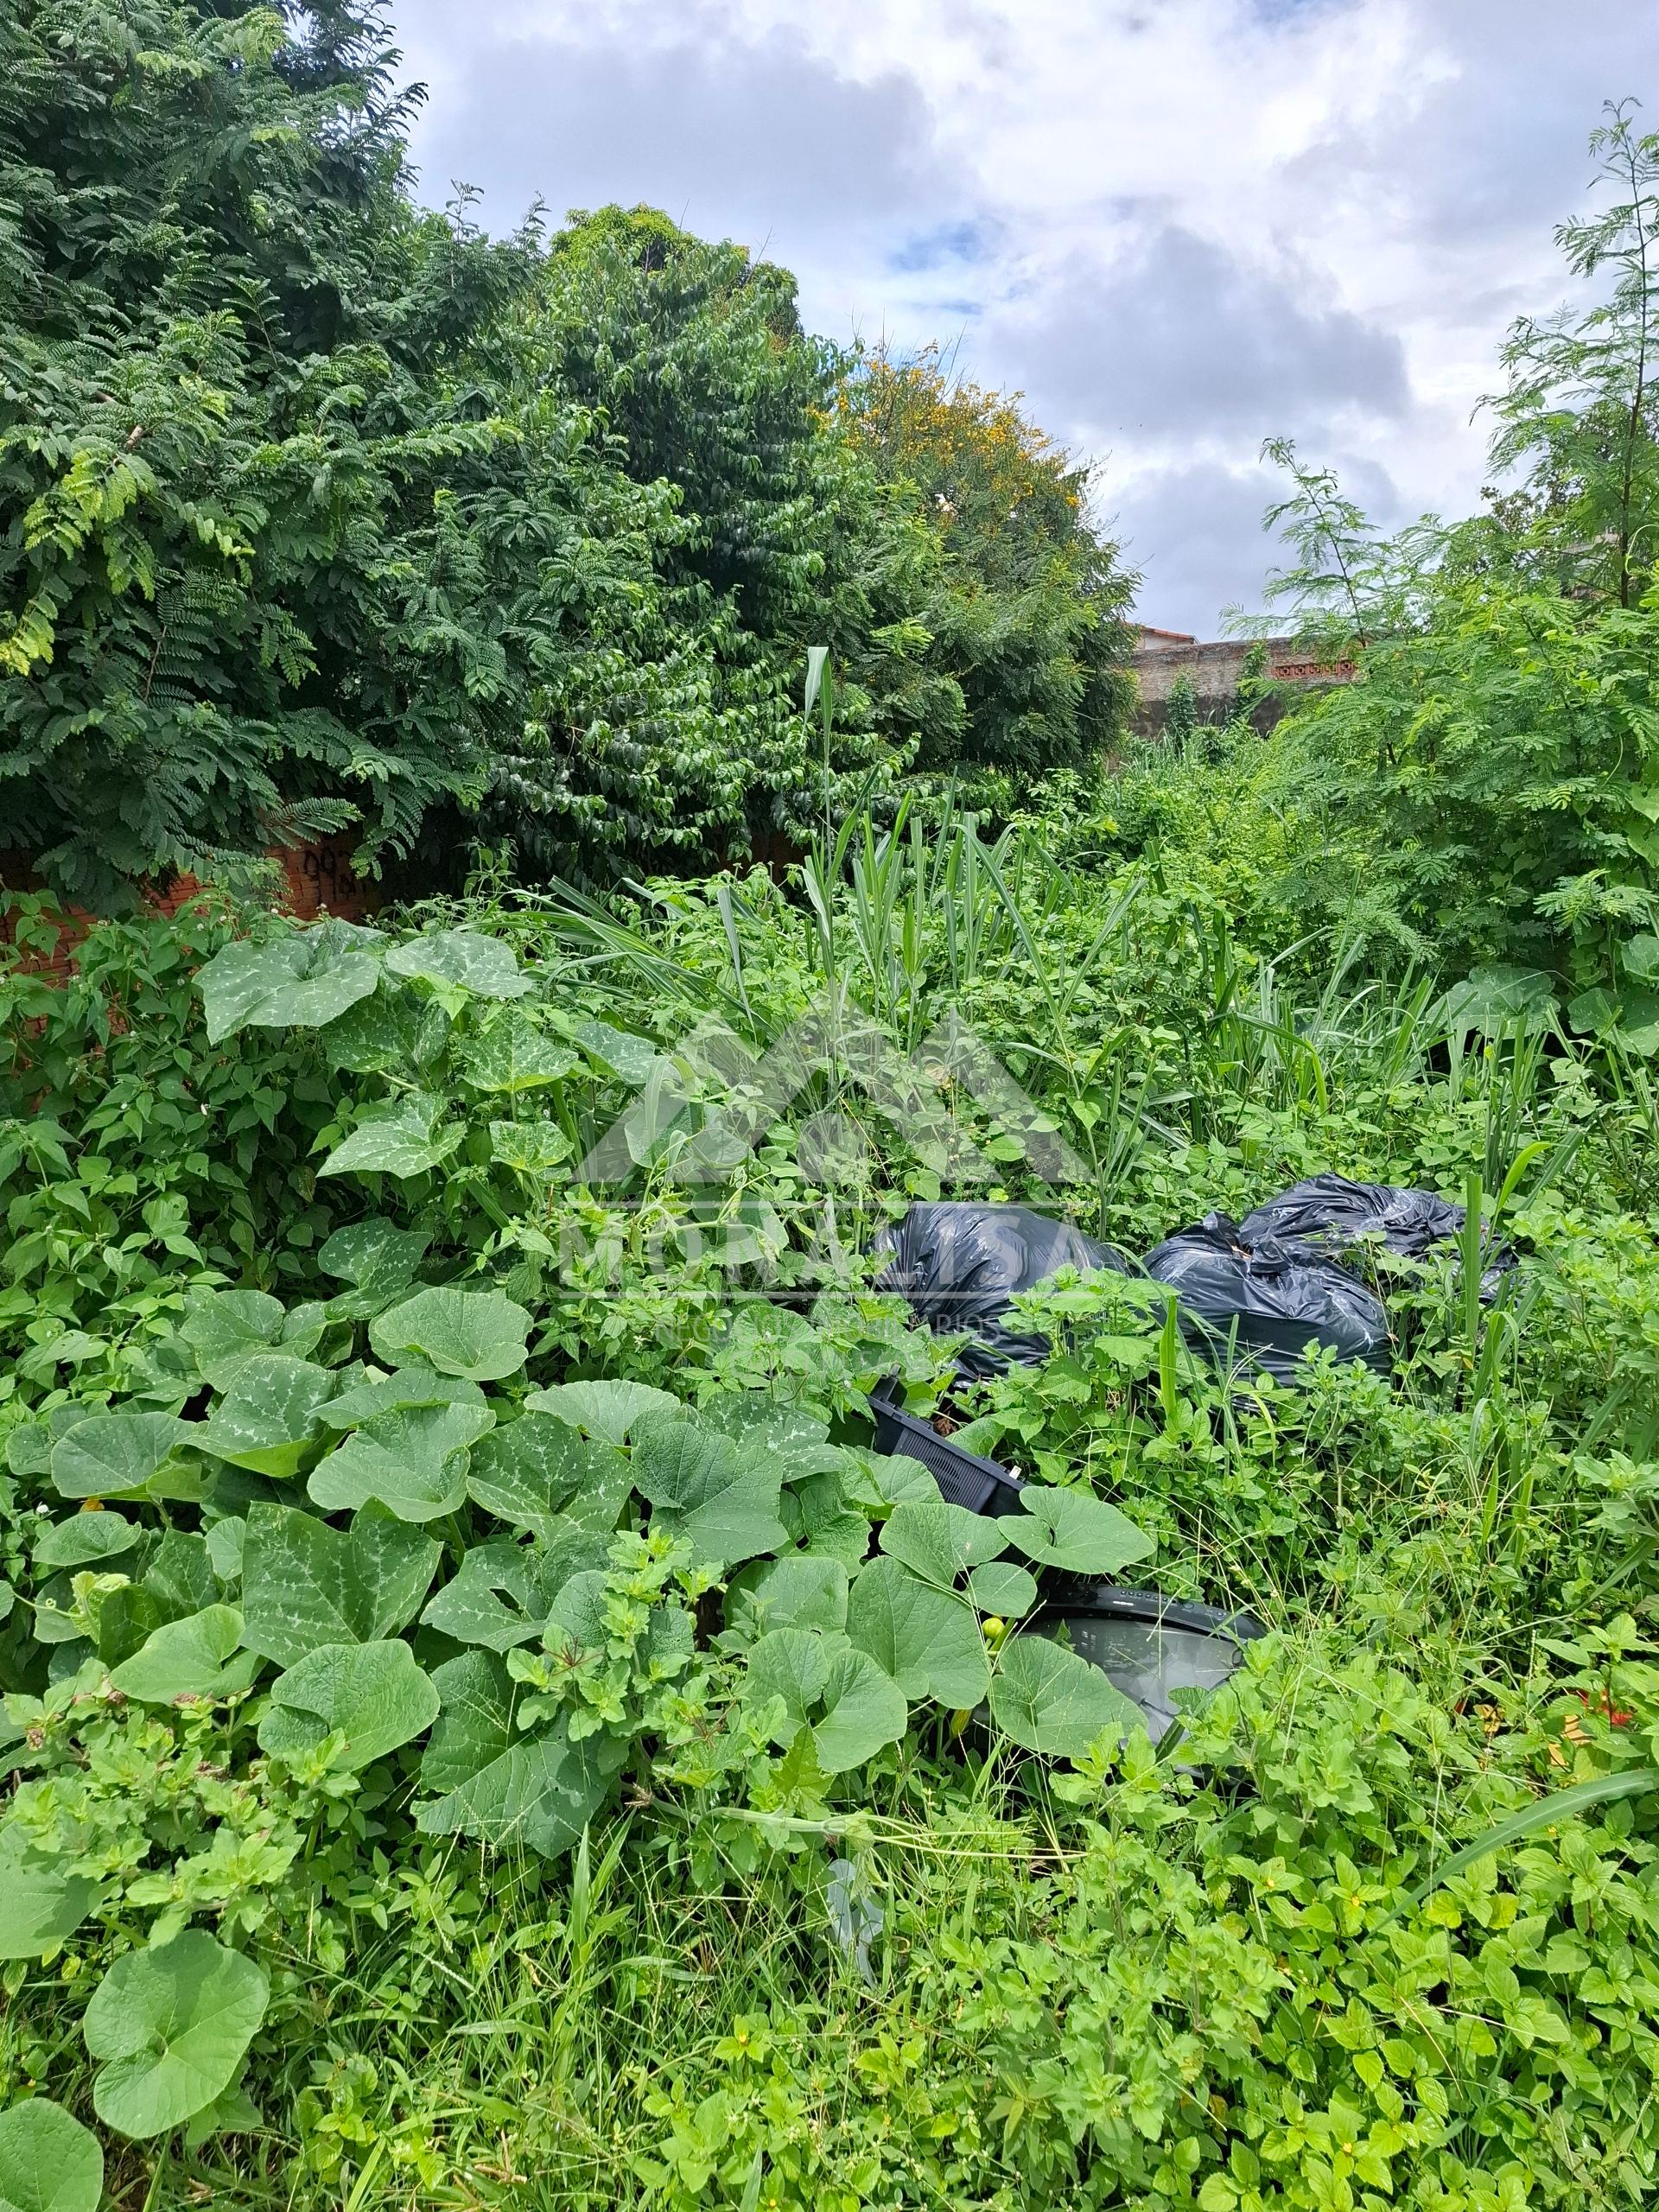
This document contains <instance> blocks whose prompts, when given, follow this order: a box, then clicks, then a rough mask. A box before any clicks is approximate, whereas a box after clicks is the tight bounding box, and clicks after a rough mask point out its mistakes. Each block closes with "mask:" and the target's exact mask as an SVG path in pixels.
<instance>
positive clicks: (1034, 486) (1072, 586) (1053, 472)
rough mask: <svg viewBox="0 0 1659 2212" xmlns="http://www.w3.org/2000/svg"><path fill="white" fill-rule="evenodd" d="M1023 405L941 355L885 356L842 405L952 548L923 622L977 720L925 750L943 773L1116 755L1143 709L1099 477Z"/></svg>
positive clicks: (854, 382)
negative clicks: (1098, 498) (953, 768)
mask: <svg viewBox="0 0 1659 2212" xmlns="http://www.w3.org/2000/svg"><path fill="white" fill-rule="evenodd" d="M1019 400H1020V395H1019V394H1018V393H1014V394H1005V393H1000V392H994V391H982V390H981V389H980V388H979V386H977V385H973V384H969V383H965V382H963V381H960V380H957V379H953V378H951V377H950V374H949V373H948V372H947V371H946V369H945V368H944V365H943V364H942V362H941V360H940V358H939V354H938V349H937V348H928V349H926V350H925V351H924V352H923V353H921V354H920V355H918V357H917V358H916V359H912V360H908V361H901V360H899V359H895V358H894V357H893V355H892V354H890V353H887V352H886V351H877V352H874V353H871V354H870V355H869V356H868V358H867V359H865V360H864V361H863V362H862V363H861V365H860V367H859V371H858V373H856V374H855V375H854V376H852V377H850V378H848V379H847V380H846V382H845V383H844V384H843V385H842V391H841V393H840V397H839V413H840V416H841V419H842V422H843V423H845V425H846V426H847V429H848V432H849V436H850V437H851V438H852V439H853V441H854V442H855V443H857V444H859V445H861V446H862V447H863V448H866V449H867V450H868V451H869V452H871V453H873V454H874V455H876V457H877V458H878V461H879V462H880V467H881V468H882V470H883V472H884V474H887V476H888V477H890V478H891V479H893V480H896V481H898V482H900V483H902V484H903V485H905V486H906V489H907V492H908V495H909V497H910V499H911V500H912V503H913V505H914V506H915V508H916V510H917V511H918V512H920V513H922V514H924V515H925V516H926V517H927V518H929V519H930V520H931V522H933V523H934V524H936V526H937V527H938V531H939V533H940V537H941V539H942V541H943V545H944V573H943V575H942V578H941V580H940V581H941V588H939V589H938V591H937V592H936V594H935V595H934V596H933V597H932V598H931V600H930V601H929V602H928V605H927V607H926V609H925V613H924V616H923V620H924V621H925V623H926V625H927V626H928V628H929V629H930V630H931V632H933V633H934V635H935V637H936V638H937V639H938V651H939V655H940V660H941V665H942V666H943V667H944V669H945V670H946V671H948V672H949V674H950V677H952V679H953V680H954V681H955V682H956V683H957V685H958V686H959V687H960V690H961V693H962V696H963V715H962V721H961V723H960V726H959V728H951V729H950V730H948V731H947V732H944V733H943V737H944V742H943V743H941V744H939V745H938V747H933V748H930V747H924V749H923V753H922V760H923V764H924V765H925V766H930V767H936V768H937V767H941V766H949V765H950V761H951V760H953V759H955V758H962V759H965V760H971V761H976V762H984V763H988V764H994V765H997V766H1005V767H1006V766H1014V767H1016V768H1020V769H1023V770H1026V771H1027V772H1040V771H1041V770H1043V769H1045V768H1050V767H1055V766H1064V765H1067V764H1075V763H1077V761H1079V760H1083V759H1084V758H1086V757H1088V756H1089V755H1090V754H1092V753H1098V752H1100V751H1102V750H1103V749H1104V748H1105V747H1107V746H1108V745H1109V743H1110V742H1111V741H1112V740H1113V739H1114V738H1115V737H1116V735H1117V734H1118V732H1119V731H1120V729H1121V728H1122V721H1123V716H1124V714H1125V712H1126V710H1127V707H1128V697H1129V683H1128V676H1127V672H1126V671H1127V667H1128V657H1129V653H1130V651H1131V647H1132V638H1131V635H1130V632H1129V631H1128V627H1127V626H1126V625H1125V623H1124V620H1123V616H1124V614H1125V613H1126V611H1127V609H1128V603H1129V601H1130V599H1131V597H1132V595H1133V591H1134V582H1135V580H1134V578H1133V577H1132V576H1131V575H1129V574H1128V572H1127V571H1126V570H1124V569H1122V568H1121V567H1120V566H1119V565H1118V562H1117V557H1116V548H1115V547H1114V546H1113V545H1111V544H1110V543H1109V542H1107V541H1106V540H1105V539H1103V538H1102V537H1100V536H1099V535H1098V533H1097V532H1096V531H1095V530H1094V529H1093V527H1092V526H1091V524H1090V520H1089V516H1088V511H1087V493H1088V475H1087V471H1086V470H1084V469H1082V468H1079V467H1075V466H1074V465H1073V464H1072V463H1071V461H1070V460H1069V459H1068V457H1067V456H1066V455H1065V454H1064V453H1063V452H1062V451H1061V450H1060V449H1059V448H1058V447H1057V446H1055V445H1054V444H1053V442H1052V441H1051V440H1050V439H1049V438H1048V437H1047V436H1046V435H1045V434H1044V433H1043V432H1042V431H1041V430H1039V429H1038V428H1037V427H1036V426H1035V425H1034V424H1033V423H1031V422H1029V421H1028V420H1027V417H1026V416H1024V415H1022V414H1021V413H1020V405H1019Z"/></svg>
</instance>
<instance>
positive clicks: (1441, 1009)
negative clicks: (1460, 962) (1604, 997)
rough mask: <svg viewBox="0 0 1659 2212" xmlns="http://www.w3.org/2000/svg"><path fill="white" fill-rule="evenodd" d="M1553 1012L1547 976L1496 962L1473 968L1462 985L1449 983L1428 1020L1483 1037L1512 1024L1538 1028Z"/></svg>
mask: <svg viewBox="0 0 1659 2212" xmlns="http://www.w3.org/2000/svg"><path fill="white" fill-rule="evenodd" d="M1554 1009H1555V985H1554V979H1553V978H1552V977H1551V976H1547V975H1545V974H1544V973H1543V971H1542V970H1541V969H1537V968H1516V967H1513V966H1510V965H1507V964H1504V963H1494V964H1493V965H1492V966H1491V967H1486V968H1477V969H1475V970H1474V972H1473V973H1472V974H1471V975H1470V976H1466V977H1465V979H1464V981H1463V982H1460V983H1453V984H1452V988H1451V989H1450V990H1449V991H1447V993H1446V995H1445V997H1444V998H1443V999H1441V1000H1440V1001H1438V1003H1437V1004H1436V1006H1435V1007H1433V1010H1432V1011H1431V1013H1430V1014H1429V1017H1428V1018H1429V1020H1431V1021H1433V1022H1436V1023H1438V1024H1440V1025H1441V1026H1442V1027H1445V1028H1447V1029H1452V1030H1462V1031H1465V1032H1466V1031H1468V1030H1471V1029H1473V1030H1477V1031H1478V1033H1480V1035H1481V1036H1483V1037H1496V1036H1497V1035H1499V1034H1500V1033H1502V1032H1503V1030H1505V1029H1507V1028H1509V1027H1510V1025H1511V1024H1512V1023H1516V1022H1520V1023H1522V1024H1524V1025H1525V1027H1528V1028H1529V1029H1536V1028H1542V1027H1545V1026H1546V1025H1547V1024H1548V1021H1549V1020H1550V1018H1551V1017H1552V1015H1553V1014H1554Z"/></svg>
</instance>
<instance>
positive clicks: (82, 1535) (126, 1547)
mask: <svg viewBox="0 0 1659 2212" xmlns="http://www.w3.org/2000/svg"><path fill="white" fill-rule="evenodd" d="M144 1533H145V1532H144V1530H143V1529H141V1528H139V1526H138V1525H137V1522H133V1521H128V1520H126V1519H124V1517H123V1516H122V1515H120V1514H119V1513H101V1512H86V1511H84V1510H83V1511H81V1512H79V1513H72V1514H71V1515H70V1516H69V1517H68V1519H67V1521H54V1522H52V1523H51V1525H50V1526H49V1527H48V1528H45V1529H42V1530H41V1534H40V1535H38V1536H37V1537H36V1538H35V1553H34V1560H35V1567H36V1569H37V1570H38V1569H39V1568H41V1567H85V1566H86V1563H87V1561H88V1560H105V1559H118V1558H119V1557H120V1556H121V1554H122V1553H123V1552H130V1550H131V1549H132V1548H133V1547H134V1545H135V1544H137V1543H138V1542H140V1541H142V1540H143V1535H144ZM129 1572H130V1570H129Z"/></svg>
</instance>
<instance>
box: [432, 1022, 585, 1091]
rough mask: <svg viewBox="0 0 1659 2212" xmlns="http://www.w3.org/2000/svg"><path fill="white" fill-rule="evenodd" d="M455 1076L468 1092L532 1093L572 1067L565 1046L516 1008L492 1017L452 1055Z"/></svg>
mask: <svg viewBox="0 0 1659 2212" xmlns="http://www.w3.org/2000/svg"><path fill="white" fill-rule="evenodd" d="M456 1063H457V1065H456V1073H457V1074H458V1075H459V1076H460V1077H461V1081H462V1082H463V1083H464V1084H466V1086H467V1089H468V1090H484V1091H505V1092H507V1093H508V1094H510V1095H512V1096H517V1095H518V1093H519V1092H520V1091H524V1090H538V1089H539V1088H540V1087H541V1086H542V1085H543V1084H550V1083H557V1082H558V1081H560V1079H561V1078H562V1077H564V1076H567V1075H569V1072H570V1071H571V1069H572V1068H573V1067H575V1065H576V1056H575V1053H574V1052H572V1051H571V1050H570V1048H569V1046H568V1045H561V1044H560V1043H558V1041H557V1040H556V1039H554V1038H551V1037H549V1036H548V1035H547V1034H546V1033H544V1032H543V1031H542V1030H540V1029H538V1028H537V1027H536V1025H535V1023H534V1022H533V1021H531V1020H530V1019H529V1017H528V1016H527V1015H525V1014H523V1013H521V1012H520V1011H519V1009H518V1007H504V1008H503V1009H502V1011H501V1012H500V1013H499V1014H493V1015H492V1016H491V1017H490V1019H489V1020H488V1021H487V1022H486V1024H485V1026H484V1027H483V1029H482V1030H481V1031H480V1033H479V1034H478V1035H477V1036H475V1037H473V1038H471V1039H468V1040H467V1043H466V1044H465V1045H464V1046H462V1047H461V1051H460V1052H459V1053H458V1054H457V1056H456Z"/></svg>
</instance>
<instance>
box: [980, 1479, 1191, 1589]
mask: <svg viewBox="0 0 1659 2212" xmlns="http://www.w3.org/2000/svg"><path fill="white" fill-rule="evenodd" d="M1020 1504H1021V1506H1022V1507H1023V1508H1024V1510H1023V1511H1022V1512H1020V1513H1007V1514H1004V1515H1003V1516H1002V1518H1001V1520H1000V1521H999V1522H997V1524H996V1525H997V1527H998V1528H999V1529H1001V1530H1002V1532H1003V1534H1004V1535H1006V1536H1007V1538H1008V1540H1009V1541H1010V1542H1012V1543H1013V1544H1014V1546H1015V1547H1016V1548H1018V1549H1019V1550H1020V1551H1022V1552H1024V1554H1025V1555H1026V1557H1027V1559H1034V1560H1038V1561H1039V1563H1040V1564H1041V1565H1042V1566H1044V1567H1065V1569H1066V1570H1067V1571H1068V1572H1069V1573H1072V1574H1116V1573H1118V1572H1119V1571H1120V1570H1121V1569H1122V1568H1123V1567H1128V1566H1129V1565H1130V1564H1131V1562H1132V1561H1134V1560H1138V1559H1145V1558H1146V1557H1147V1554H1148V1553H1150V1552H1153V1551H1155V1550H1156V1549H1157V1546H1156V1545H1155V1544H1154V1541H1153V1539H1152V1538H1151V1537H1150V1536H1148V1535H1144V1534H1143V1533H1142V1531H1141V1529H1137V1528H1136V1527H1135V1523H1134V1522H1133V1521H1131V1520H1129V1519H1128V1517H1127V1516H1125V1515H1123V1514H1122V1513H1120V1512H1119V1511H1118V1510H1117V1508H1116V1506H1115V1505H1108V1504H1107V1503H1106V1501H1105V1499H1104V1498H1101V1497H1090V1495H1089V1493H1088V1491H1081V1490H1050V1489H1047V1488H1046V1487H1044V1486H1042V1485H1041V1484H1037V1483H1027V1484H1026V1486H1025V1488H1024V1489H1023V1490H1022V1491H1020Z"/></svg>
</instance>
